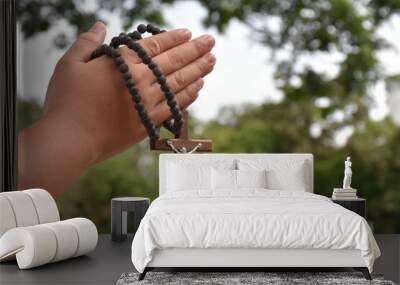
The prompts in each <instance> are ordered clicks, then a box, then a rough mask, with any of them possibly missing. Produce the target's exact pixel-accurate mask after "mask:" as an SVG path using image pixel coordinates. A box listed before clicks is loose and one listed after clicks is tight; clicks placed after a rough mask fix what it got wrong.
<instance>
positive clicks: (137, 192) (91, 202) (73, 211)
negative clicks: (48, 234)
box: [57, 145, 158, 232]
mask: <svg viewBox="0 0 400 285" xmlns="http://www.w3.org/2000/svg"><path fill="white" fill-rule="evenodd" d="M147 147H148V146H147V145H138V146H136V147H134V148H132V149H130V150H128V151H126V152H124V153H121V154H119V155H117V156H114V157H113V158H111V159H109V160H107V161H104V162H102V163H99V164H98V165H95V166H93V167H92V168H90V169H89V170H87V171H86V172H85V173H84V174H83V175H82V176H81V177H80V178H79V179H78V180H77V181H76V182H75V183H74V184H73V185H72V186H71V187H70V189H69V190H68V191H67V192H66V193H65V195H63V197H62V198H61V199H60V200H59V201H57V202H58V205H59V207H60V212H61V215H62V217H63V218H64V219H67V218H72V217H77V216H82V217H87V218H89V219H91V220H92V221H93V222H94V223H95V224H96V225H97V226H98V229H99V231H100V232H109V231H110V211H111V208H110V207H111V199H112V198H114V197H124V196H137V197H149V198H150V199H154V198H156V197H157V196H158V175H157V170H156V168H155V166H156V165H158V163H157V156H156V155H155V154H154V153H150V152H144V148H147Z"/></svg>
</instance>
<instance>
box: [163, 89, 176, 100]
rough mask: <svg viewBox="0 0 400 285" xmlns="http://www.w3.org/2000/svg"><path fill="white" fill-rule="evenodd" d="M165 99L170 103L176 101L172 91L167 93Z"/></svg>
mask: <svg viewBox="0 0 400 285" xmlns="http://www.w3.org/2000/svg"><path fill="white" fill-rule="evenodd" d="M165 97H167V100H169V101H171V100H174V94H173V93H172V92H171V90H168V91H167V92H165Z"/></svg>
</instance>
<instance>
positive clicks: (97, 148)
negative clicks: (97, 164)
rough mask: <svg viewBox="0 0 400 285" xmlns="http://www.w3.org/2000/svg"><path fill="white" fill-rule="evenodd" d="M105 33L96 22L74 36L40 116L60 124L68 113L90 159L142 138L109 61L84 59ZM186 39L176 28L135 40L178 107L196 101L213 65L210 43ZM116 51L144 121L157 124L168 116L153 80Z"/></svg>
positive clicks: (126, 53) (131, 56)
mask: <svg viewBox="0 0 400 285" xmlns="http://www.w3.org/2000/svg"><path fill="white" fill-rule="evenodd" d="M105 33H106V29H105V25H104V24H103V23H101V22H97V23H96V24H95V25H94V26H93V28H92V30H91V31H89V32H88V33H84V34H82V35H81V36H80V38H79V39H78V40H77V41H76V42H75V43H74V45H73V46H72V47H71V48H70V50H69V51H68V52H67V53H66V54H65V55H64V56H63V58H62V59H61V60H60V62H59V63H58V65H57V67H56V70H55V72H54V76H53V78H52V80H51V82H50V85H49V88H48V92H47V96H46V103H45V116H47V115H49V116H50V115H51V116H54V117H55V118H57V120H64V119H65V116H68V117H71V116H72V114H73V118H74V120H75V121H76V124H77V125H80V126H81V128H82V131H83V132H85V133H86V135H87V136H88V137H89V139H90V140H91V142H90V143H91V144H92V145H93V149H94V155H95V156H96V157H95V159H96V160H102V159H104V158H107V157H108V156H110V155H113V154H115V153H118V152H120V151H121V150H123V149H125V148H127V147H129V146H131V145H133V144H135V143H137V142H138V141H141V140H142V139H143V138H145V137H146V132H145V129H144V127H143V126H142V123H141V121H140V118H139V116H138V114H137V112H136V110H135V109H134V105H133V102H132V100H131V96H130V94H129V93H128V90H127V88H126V86H125V84H124V81H123V79H122V76H121V74H120V73H119V72H118V69H117V67H116V65H115V63H114V62H113V60H112V59H111V58H109V57H106V56H102V57H100V58H98V59H94V60H92V61H88V59H89V57H90V54H91V53H92V52H93V50H94V49H96V48H97V47H98V46H100V45H101V44H102V43H103V41H104V37H105ZM190 37H191V33H190V31H189V30H186V29H179V30H173V31H170V32H165V33H162V34H158V35H156V36H152V37H149V38H145V39H142V40H140V41H139V43H140V44H141V45H142V46H143V47H144V48H145V49H146V51H147V52H148V53H149V55H150V56H151V57H153V59H154V61H155V62H156V63H157V64H158V65H159V67H160V69H161V71H162V72H163V73H164V74H165V76H166V78H167V83H168V84H169V86H170V87H171V89H172V91H173V92H174V93H175V94H176V97H177V102H178V104H179V105H180V106H181V108H183V109H184V108H186V107H187V106H188V105H190V104H191V103H192V102H193V101H194V100H195V99H196V98H197V96H198V91H199V90H200V89H201V88H202V86H203V80H202V79H201V78H202V77H203V76H205V75H206V74H208V73H209V72H211V70H212V69H213V66H214V64H215V57H214V56H213V55H212V54H210V51H211V49H212V47H213V46H214V39H213V38H212V37H211V36H207V35H206V36H203V37H200V38H197V39H194V40H192V41H189V40H190ZM119 50H120V52H121V54H122V56H123V58H124V59H125V61H126V63H127V64H128V66H129V69H130V71H131V73H132V76H133V79H134V81H135V82H136V84H137V86H138V89H139V91H140V94H141V95H142V100H143V103H144V105H145V107H146V109H147V111H148V113H149V114H150V117H151V118H152V120H153V121H154V122H155V123H156V124H157V125H159V124H160V123H162V122H163V121H165V120H166V119H168V118H169V117H170V115H171V114H170V111H169V107H168V106H167V104H166V101H165V98H164V94H163V93H162V92H161V89H160V87H159V85H158V83H157V82H156V81H155V77H154V76H153V74H152V72H151V71H150V70H149V69H148V68H147V66H146V65H145V64H143V63H141V60H140V59H139V57H138V56H137V55H136V54H135V53H134V52H133V51H131V50H130V49H128V48H126V47H123V48H120V49H119Z"/></svg>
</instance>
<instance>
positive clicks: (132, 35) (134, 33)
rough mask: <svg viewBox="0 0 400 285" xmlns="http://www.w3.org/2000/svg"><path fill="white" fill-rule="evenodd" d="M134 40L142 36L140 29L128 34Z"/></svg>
mask: <svg viewBox="0 0 400 285" xmlns="http://www.w3.org/2000/svg"><path fill="white" fill-rule="evenodd" d="M128 35H129V36H130V37H131V38H132V39H134V40H140V39H141V38H142V36H141V35H140V33H139V32H138V31H133V32H132V33H130V34H128Z"/></svg>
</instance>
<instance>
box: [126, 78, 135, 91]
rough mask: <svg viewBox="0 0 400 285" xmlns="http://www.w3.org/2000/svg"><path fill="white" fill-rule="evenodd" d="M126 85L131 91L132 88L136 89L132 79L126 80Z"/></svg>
mask: <svg viewBox="0 0 400 285" xmlns="http://www.w3.org/2000/svg"><path fill="white" fill-rule="evenodd" d="M125 84H126V87H128V89H131V88H132V87H135V82H133V80H132V79H128V80H126V82H125Z"/></svg>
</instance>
